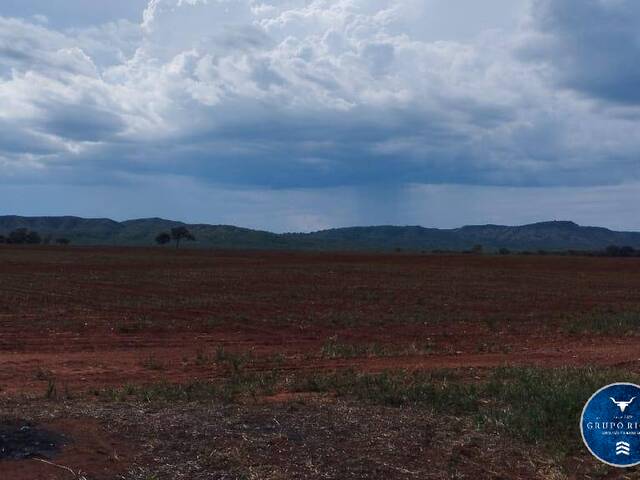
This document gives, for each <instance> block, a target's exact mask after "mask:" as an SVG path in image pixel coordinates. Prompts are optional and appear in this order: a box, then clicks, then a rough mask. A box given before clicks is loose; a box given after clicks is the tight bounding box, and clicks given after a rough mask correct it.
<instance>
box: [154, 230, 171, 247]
mask: <svg viewBox="0 0 640 480" xmlns="http://www.w3.org/2000/svg"><path fill="white" fill-rule="evenodd" d="M170 241H171V235H169V234H168V233H167V232H162V233H159V234H158V235H157V236H156V243H157V244H158V245H166V244H167V243H169V242H170Z"/></svg>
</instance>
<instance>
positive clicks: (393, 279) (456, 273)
mask: <svg viewBox="0 0 640 480" xmlns="http://www.w3.org/2000/svg"><path fill="white" fill-rule="evenodd" d="M630 311H635V312H637V311H640V261H639V260H638V259H606V258H576V257H537V256H531V257H522V256H513V257H482V256H427V255H358V254H304V253H291V254H286V253H258V252H206V251H179V252H176V251H172V250H162V249H146V250H145V249H115V248H114V249H109V248H101V249H98V248H74V249H65V248H9V247H3V248H0V365H1V367H0V396H4V397H15V396H16V395H18V394H24V393H29V394H35V395H43V394H44V392H45V390H46V388H47V385H48V383H49V381H50V380H51V379H54V380H55V382H56V385H57V388H58V389H63V388H64V389H67V390H69V391H70V392H72V393H79V392H87V391H91V390H92V389H95V388H100V387H104V386H109V385H110V386H122V385H124V384H127V383H137V384H139V383H153V382H157V381H170V382H187V381H190V380H194V379H215V378H218V377H222V376H225V375H226V374H227V371H226V370H225V367H224V366H221V365H220V364H219V363H217V362H213V361H199V360H198V358H200V357H202V356H203V355H204V356H205V357H206V356H214V352H215V351H216V349H218V348H221V347H223V348H224V349H225V350H226V351H228V352H237V353H246V352H251V354H252V358H253V361H252V362H251V363H250V364H249V366H248V368H251V369H256V370H267V369H273V368H278V369H280V370H282V371H288V372H296V371H301V372H304V371H308V372H315V371H331V370H336V369H343V368H355V369H359V370H367V371H382V370H385V369H398V368H403V369H405V368H406V369H442V368H470V367H473V368H489V367H495V366H499V365H504V364H521V365H525V364H534V365H540V366H561V365H586V364H598V365H626V366H628V367H629V368H633V369H635V368H638V365H640V363H639V362H640V351H639V350H638V348H637V347H636V345H635V342H634V341H633V340H629V339H628V338H617V337H615V336H611V335H609V336H603V335H600V336H597V335H594V334H581V335H577V334H568V333H566V332H567V329H566V324H567V320H568V319H580V318H581V316H583V315H588V314H589V313H590V312H630ZM330 340H331V341H333V342H334V343H338V344H345V345H365V346H366V345H376V346H377V347H376V348H379V349H383V350H384V351H385V352H387V353H385V355H375V354H372V355H366V354H363V355H361V356H359V357H355V358H326V355H325V356H323V355H322V350H323V347H324V346H326V345H327V342H328V341H330ZM389 352H391V353H389ZM394 352H395V353H396V354H395V355H394V354H393V353H394ZM275 355H280V356H281V358H280V359H276V358H274V356H275ZM285 397H286V395H285ZM285 400H286V398H285ZM267 401H274V402H279V401H283V397H282V395H280V396H275V397H273V398H270V399H267ZM51 427H55V428H56V429H58V430H61V431H63V432H68V433H69V434H70V436H71V437H73V438H74V439H75V443H74V444H73V445H71V446H69V447H67V448H66V449H65V450H64V452H63V454H62V455H61V456H60V457H59V458H57V459H56V460H55V461H56V463H59V464H62V465H64V464H65V462H66V463H69V464H72V465H74V466H75V468H79V469H83V470H86V471H88V472H90V473H91V474H92V477H91V478H100V475H101V473H100V472H103V471H104V472H106V471H109V472H111V474H114V473H115V472H116V471H118V469H120V468H121V467H122V466H123V465H126V462H127V459H126V456H125V453H126V452H125V451H123V450H122V447H120V451H118V452H117V455H116V454H114V453H113V451H114V446H113V445H114V442H115V440H114V439H112V438H110V437H109V436H108V435H106V434H105V433H104V432H103V431H102V430H101V429H100V427H99V426H98V425H96V424H91V423H86V422H84V421H83V422H77V421H76V422H74V421H68V422H62V423H59V424H55V425H51ZM0 472H1V473H2V478H11V479H13V480H21V479H25V480H26V479H27V478H28V479H29V480H33V479H39V478H43V479H44V478H46V479H57V478H69V477H68V472H67V473H66V475H67V476H65V471H64V470H62V469H56V468H55V467H52V466H50V465H46V464H41V463H37V462H36V461H28V462H3V464H2V466H1V467H0ZM56 475H57V476H56ZM105 478H109V477H105ZM111 478H112V477H111Z"/></svg>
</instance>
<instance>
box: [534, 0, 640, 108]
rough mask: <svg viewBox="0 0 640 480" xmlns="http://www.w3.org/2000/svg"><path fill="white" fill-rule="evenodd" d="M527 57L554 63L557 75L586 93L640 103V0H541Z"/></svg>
mask: <svg viewBox="0 0 640 480" xmlns="http://www.w3.org/2000/svg"><path fill="white" fill-rule="evenodd" d="M532 19H533V22H534V27H535V29H536V30H537V32H538V33H540V34H541V37H539V38H538V39H537V40H536V41H533V42H532V43H530V44H529V45H525V46H524V47H523V49H522V54H523V56H525V57H529V58H532V59H537V60H542V61H545V62H548V63H549V64H550V65H552V66H553V68H554V71H555V77H556V79H557V80H558V81H559V82H560V83H561V84H562V85H564V86H566V87H569V88H572V89H574V90H576V91H579V92H581V93H583V94H585V95H588V96H591V97H594V98H598V99H602V100H606V101H611V102H617V103H621V104H640V88H638V85H640V28H639V25H640V2H638V1H637V0H536V1H535V2H534V3H533V6H532Z"/></svg>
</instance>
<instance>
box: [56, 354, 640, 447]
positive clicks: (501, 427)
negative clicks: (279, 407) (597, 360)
mask: <svg viewBox="0 0 640 480" xmlns="http://www.w3.org/2000/svg"><path fill="white" fill-rule="evenodd" d="M228 361H229V362H232V360H228ZM237 364H238V363H237V362H236V365H237ZM615 381H635V382H638V381H640V378H639V377H638V376H637V375H629V374H626V373H624V372H619V371H615V370H609V371H603V370H602V369H593V368H559V369H542V368H532V367H527V368H499V369H496V370H494V371H493V372H491V374H489V376H488V377H487V378H484V379H482V380H473V381H470V380H469V379H467V378H464V377H461V376H460V374H459V373H455V372H452V371H439V372H415V373H407V372H383V373H379V374H371V373H357V372H354V371H346V372H339V373H330V374H316V375H311V376H303V377H289V376H283V375H282V374H280V373H279V372H278V371H277V370H273V371H267V372H250V371H247V370H246V369H245V368H243V367H242V366H240V367H233V368H232V369H231V375H230V377H228V378H226V379H224V380H221V381H218V382H193V383H189V384H186V385H176V384H169V383H159V384H155V385H148V386H133V385H127V386H125V387H122V388H117V389H107V390H101V391H96V392H95V394H96V395H98V396H100V397H101V398H104V399H106V400H111V401H126V400H132V399H133V400H138V401H145V402H178V401H185V402H202V401H223V402H233V401H237V400H239V399H246V398H255V397H260V396H265V395H273V394H274V393H276V392H277V391H293V392H316V393H331V394H335V395H337V396H338V397H344V398H352V399H355V400H357V401H360V402H366V403H370V404H373V405H384V406H389V407H399V406H413V407H418V408H420V407H423V408H429V409H432V410H434V411H435V412H436V413H438V414H440V415H442V416H443V418H444V419H445V420H446V418H447V417H450V416H467V417H469V418H470V419H472V420H473V423H474V424H475V425H476V426H477V428H479V429H483V430H488V431H495V432H498V433H500V432H502V433H506V434H507V435H508V436H509V437H511V438H515V439H519V440H522V441H524V442H526V443H529V444H534V445H539V446H542V447H544V448H547V449H549V451H552V452H554V454H558V455H559V456H563V455H565V454H570V453H573V452H575V451H576V450H577V449H579V448H580V446H581V442H580V433H579V419H580V412H581V411H582V408H583V406H584V403H585V402H586V400H587V399H588V398H589V397H590V396H591V395H592V394H593V392H595V391H596V390H597V389H599V388H601V387H602V386H604V385H606V384H608V383H612V382H615ZM53 388H55V387H53ZM51 389H52V385H51V384H49V387H48V389H47V395H46V396H47V397H51V396H55V394H52V392H51V391H50V390H51Z"/></svg>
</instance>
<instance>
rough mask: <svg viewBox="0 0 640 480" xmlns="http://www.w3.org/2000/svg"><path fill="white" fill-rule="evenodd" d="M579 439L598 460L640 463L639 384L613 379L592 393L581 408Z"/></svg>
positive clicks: (629, 464)
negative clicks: (613, 381) (619, 381)
mask: <svg viewBox="0 0 640 480" xmlns="http://www.w3.org/2000/svg"><path fill="white" fill-rule="evenodd" d="M580 431H581V432H582V439H583V440H584V444H585V445H586V446H587V448H588V449H589V451H590V452H591V453H592V454H593V456H594V457H596V458H597V459H598V460H600V461H601V462H604V463H606V464H608V465H611V466H614V467H633V466H635V465H639V464H640V386H638V385H634V384H633V383H612V384H611V385H607V386H606V387H604V388H601V389H600V390H598V391H597V392H596V393H594V394H593V395H592V396H591V398H590V399H589V401H588V402H587V404H586V405H585V406H584V409H583V410H582V417H581V418H580Z"/></svg>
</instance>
